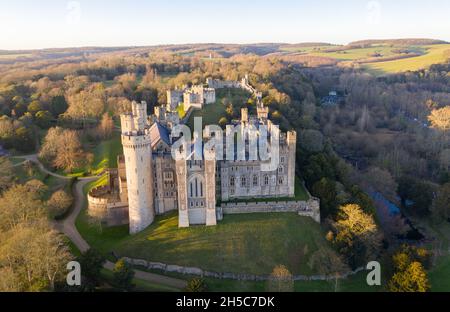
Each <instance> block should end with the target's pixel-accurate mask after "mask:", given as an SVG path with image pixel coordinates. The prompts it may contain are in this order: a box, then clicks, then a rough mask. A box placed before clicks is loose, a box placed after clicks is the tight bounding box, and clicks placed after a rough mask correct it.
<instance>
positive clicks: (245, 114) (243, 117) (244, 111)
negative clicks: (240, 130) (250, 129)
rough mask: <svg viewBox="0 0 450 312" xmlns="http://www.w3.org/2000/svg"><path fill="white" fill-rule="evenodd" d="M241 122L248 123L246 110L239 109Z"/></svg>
mask: <svg viewBox="0 0 450 312" xmlns="http://www.w3.org/2000/svg"><path fill="white" fill-rule="evenodd" d="M241 121H242V123H248V108H242V109H241Z"/></svg>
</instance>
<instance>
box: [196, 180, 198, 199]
mask: <svg viewBox="0 0 450 312" xmlns="http://www.w3.org/2000/svg"><path fill="white" fill-rule="evenodd" d="M195 197H198V180H197V178H196V179H195Z"/></svg>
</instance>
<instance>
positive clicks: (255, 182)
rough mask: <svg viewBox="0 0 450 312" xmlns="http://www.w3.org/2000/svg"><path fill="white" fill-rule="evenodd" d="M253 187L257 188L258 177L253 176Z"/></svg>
mask: <svg viewBox="0 0 450 312" xmlns="http://www.w3.org/2000/svg"><path fill="white" fill-rule="evenodd" d="M253 186H258V176H257V175H254V176H253Z"/></svg>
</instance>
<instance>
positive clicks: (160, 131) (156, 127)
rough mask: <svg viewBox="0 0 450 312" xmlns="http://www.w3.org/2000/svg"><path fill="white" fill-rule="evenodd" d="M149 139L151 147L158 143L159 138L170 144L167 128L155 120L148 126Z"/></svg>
mask: <svg viewBox="0 0 450 312" xmlns="http://www.w3.org/2000/svg"><path fill="white" fill-rule="evenodd" d="M150 139H151V142H152V147H154V146H155V145H156V144H158V142H159V141H160V140H162V141H163V142H164V143H166V144H167V145H169V146H170V137H169V130H168V129H167V128H166V127H164V126H163V125H161V124H160V123H159V122H155V123H154V124H153V125H152V126H151V127H150Z"/></svg>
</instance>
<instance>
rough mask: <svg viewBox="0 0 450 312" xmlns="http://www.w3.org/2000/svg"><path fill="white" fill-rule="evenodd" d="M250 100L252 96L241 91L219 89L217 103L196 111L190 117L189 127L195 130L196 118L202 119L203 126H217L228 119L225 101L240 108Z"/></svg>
mask: <svg viewBox="0 0 450 312" xmlns="http://www.w3.org/2000/svg"><path fill="white" fill-rule="evenodd" d="M249 98H250V94H249V93H248V92H246V91H244V90H240V89H218V90H216V102H215V103H213V104H208V105H204V106H203V108H202V109H200V110H194V111H193V112H192V114H191V116H190V117H189V120H188V122H187V126H188V127H189V128H191V129H193V128H194V118H195V117H202V123H203V124H202V126H206V125H217V124H219V120H220V118H222V117H227V118H228V119H229V116H227V113H226V106H225V105H224V103H223V102H224V99H228V100H229V102H230V103H232V104H233V105H234V106H237V107H240V106H242V105H243V104H245V103H246V102H247V101H248V99H249Z"/></svg>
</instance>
